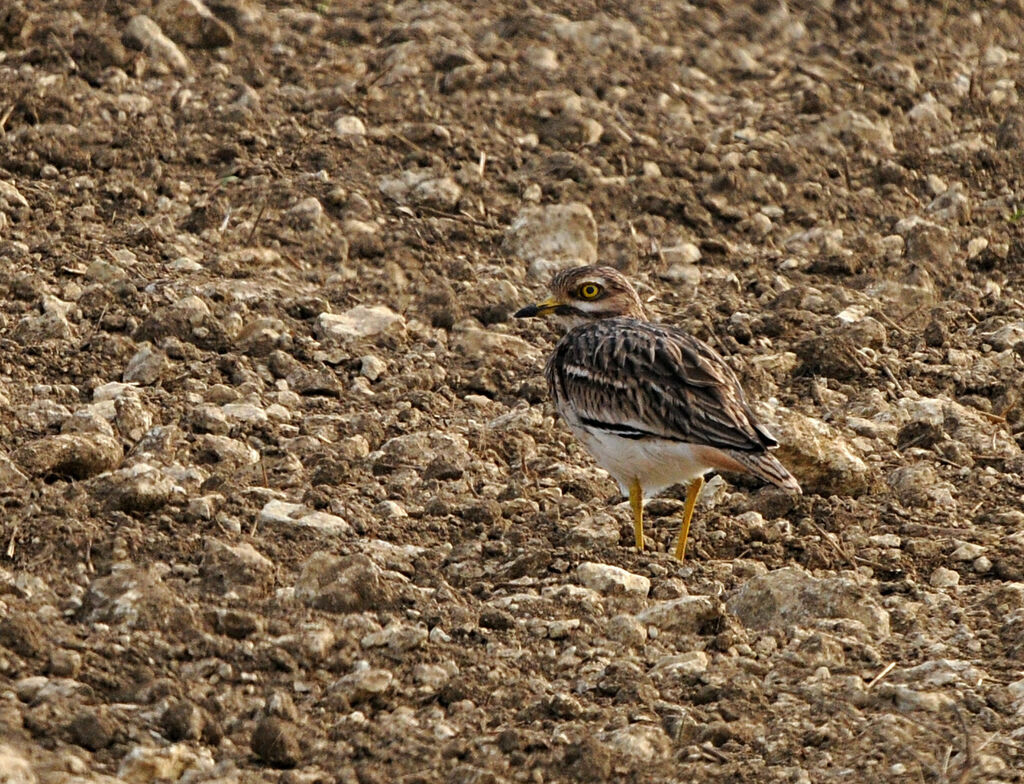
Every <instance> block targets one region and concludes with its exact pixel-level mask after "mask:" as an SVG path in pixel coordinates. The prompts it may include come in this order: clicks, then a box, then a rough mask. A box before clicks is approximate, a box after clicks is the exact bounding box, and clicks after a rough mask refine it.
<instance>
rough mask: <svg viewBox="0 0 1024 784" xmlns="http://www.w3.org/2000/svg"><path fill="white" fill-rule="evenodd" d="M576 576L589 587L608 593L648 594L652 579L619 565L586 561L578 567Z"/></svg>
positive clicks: (642, 595)
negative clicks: (628, 570)
mask: <svg viewBox="0 0 1024 784" xmlns="http://www.w3.org/2000/svg"><path fill="white" fill-rule="evenodd" d="M576 577H577V579H578V580H579V581H580V583H582V584H583V585H584V586H586V587H587V588H590V589H591V590H594V591H597V592H598V593H602V594H608V595H623V594H625V595H633V596H641V597H644V596H647V594H648V593H650V590H651V581H650V580H649V579H648V578H647V577H644V576H643V575H640V574H633V573H632V572H627V571H626V570H625V569H621V568H619V567H618V566H610V565H608V564H602V563H594V562H593V561H584V562H583V563H581V564H580V565H579V566H578V567H577V568H576Z"/></svg>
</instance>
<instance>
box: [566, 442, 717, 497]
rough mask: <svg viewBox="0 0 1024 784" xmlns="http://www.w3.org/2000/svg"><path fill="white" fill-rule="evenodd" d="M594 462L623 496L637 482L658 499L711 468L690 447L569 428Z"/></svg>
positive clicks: (627, 493) (646, 494) (681, 444)
mask: <svg viewBox="0 0 1024 784" xmlns="http://www.w3.org/2000/svg"><path fill="white" fill-rule="evenodd" d="M570 429H571V430H572V432H573V434H574V435H575V436H576V437H577V438H579V440H580V441H582V442H583V445H584V446H586V448H587V451H589V452H590V454H592V455H593V456H594V460H596V461H597V464H598V465H599V466H601V468H603V469H604V470H605V471H607V472H608V473H609V474H611V475H612V478H613V479H614V480H615V481H616V482H618V483H619V487H620V488H621V489H622V494H623V495H626V496H628V495H629V485H630V484H631V483H632V482H633V481H634V480H637V481H639V482H640V486H641V487H642V488H643V490H644V497H645V498H650V497H651V496H654V495H657V494H658V493H660V492H661V491H662V490H664V489H665V488H666V487H670V486H672V485H674V484H679V483H681V482H689V481H691V480H693V479H696V478H697V477H698V476H701V475H702V474H704V473H705V472H706V471H708V469H710V468H711V466H710V465H708V464H706V463H705V462H702V461H701V460H700V459H699V458H698V452H697V450H695V449H694V447H693V446H692V445H691V444H685V443H681V442H679V441H667V440H662V439H655V438H622V437H621V436H617V435H614V434H611V433H603V432H600V431H593V430H586V429H584V428H583V427H581V426H579V425H575V426H574V425H570Z"/></svg>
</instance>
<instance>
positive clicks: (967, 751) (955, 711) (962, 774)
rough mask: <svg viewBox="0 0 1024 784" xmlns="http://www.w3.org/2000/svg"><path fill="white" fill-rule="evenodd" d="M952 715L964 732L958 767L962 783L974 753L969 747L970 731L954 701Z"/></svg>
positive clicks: (969, 771) (966, 776)
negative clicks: (962, 759) (962, 750)
mask: <svg viewBox="0 0 1024 784" xmlns="http://www.w3.org/2000/svg"><path fill="white" fill-rule="evenodd" d="M953 715H954V716H956V720H957V723H958V724H959V725H960V731H961V732H962V733H963V734H964V764H963V767H961V768H960V784H964V782H966V781H967V779H968V777H969V776H970V773H971V766H972V765H973V764H974V759H973V756H974V755H973V751H972V749H971V733H970V732H969V731H968V729H967V722H966V721H964V714H963V713H962V712H961V711H960V708H959V706H957V705H956V704H955V703H954V704H953Z"/></svg>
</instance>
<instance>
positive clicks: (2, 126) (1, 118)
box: [0, 103, 14, 132]
mask: <svg viewBox="0 0 1024 784" xmlns="http://www.w3.org/2000/svg"><path fill="white" fill-rule="evenodd" d="M13 113H14V104H13V103H12V104H11V105H10V106H8V107H7V111H5V112H4V113H3V114H2V115H0V132H3V131H5V130H7V121H8V120H9V119H11V114H13Z"/></svg>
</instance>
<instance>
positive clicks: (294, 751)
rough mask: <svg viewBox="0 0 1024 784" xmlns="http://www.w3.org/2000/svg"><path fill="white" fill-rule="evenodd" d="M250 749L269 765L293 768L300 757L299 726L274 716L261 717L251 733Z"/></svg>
mask: <svg viewBox="0 0 1024 784" xmlns="http://www.w3.org/2000/svg"><path fill="white" fill-rule="evenodd" d="M252 750H253V753H254V754H255V755H256V756H257V757H259V758H260V759H261V760H263V761H264V762H266V763H268V764H270V765H273V766H275V767H280V768H293V767H295V766H296V765H298V764H299V760H300V759H301V758H302V751H301V745H300V743H299V728H298V727H296V726H295V725H294V724H292V723H291V722H287V721H282V720H281V719H277V718H274V717H269V718H266V719H263V720H262V721H260V723H259V724H258V725H256V729H255V730H254V731H253V733H252Z"/></svg>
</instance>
